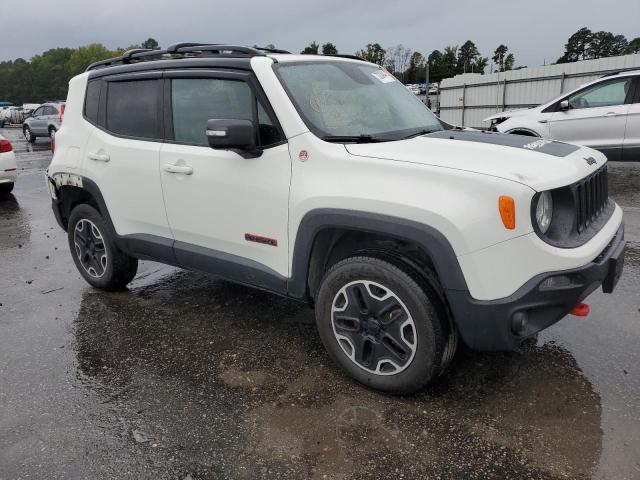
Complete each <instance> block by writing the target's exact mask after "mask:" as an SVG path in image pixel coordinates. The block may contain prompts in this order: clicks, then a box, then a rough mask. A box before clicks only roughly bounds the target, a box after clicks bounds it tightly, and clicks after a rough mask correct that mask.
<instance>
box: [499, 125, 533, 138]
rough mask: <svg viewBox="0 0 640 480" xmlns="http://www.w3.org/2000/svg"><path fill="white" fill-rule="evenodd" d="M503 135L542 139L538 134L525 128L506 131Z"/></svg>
mask: <svg viewBox="0 0 640 480" xmlns="http://www.w3.org/2000/svg"><path fill="white" fill-rule="evenodd" d="M504 133H508V134H511V135H525V136H527V137H542V135H540V134H539V133H538V132H536V131H535V130H532V129H530V128H526V127H515V128H512V129H510V130H507V131H506V132H504Z"/></svg>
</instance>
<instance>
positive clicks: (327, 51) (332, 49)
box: [322, 42, 338, 55]
mask: <svg viewBox="0 0 640 480" xmlns="http://www.w3.org/2000/svg"><path fill="white" fill-rule="evenodd" d="M322 54H323V55H337V54H338V49H337V48H336V46H335V45H334V44H333V43H331V42H327V43H325V44H324V45H322Z"/></svg>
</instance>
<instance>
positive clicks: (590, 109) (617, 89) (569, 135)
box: [549, 77, 632, 160]
mask: <svg viewBox="0 0 640 480" xmlns="http://www.w3.org/2000/svg"><path fill="white" fill-rule="evenodd" d="M631 85H632V79H631V78H630V77H622V78H617V79H615V78H614V79H612V80H608V81H606V82H602V83H598V84H596V85H592V86H590V87H587V88H585V89H584V90H581V91H579V92H576V93H574V94H573V95H571V96H569V97H568V98H567V100H568V102H569V109H568V110H564V111H557V112H555V113H554V114H553V116H552V117H551V120H550V121H549V131H550V135H551V138H553V139H555V140H561V141H564V142H571V143H578V144H580V145H586V146H587V147H591V148H596V149H598V150H601V151H603V152H604V153H605V154H607V156H608V157H609V160H619V159H620V155H621V152H622V143H623V139H624V131H625V125H626V122H627V112H628V110H629V105H628V103H627V99H628V97H629V94H630V92H631Z"/></svg>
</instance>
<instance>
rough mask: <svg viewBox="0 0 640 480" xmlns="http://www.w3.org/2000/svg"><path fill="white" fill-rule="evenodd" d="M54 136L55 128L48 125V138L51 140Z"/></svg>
mask: <svg viewBox="0 0 640 480" xmlns="http://www.w3.org/2000/svg"><path fill="white" fill-rule="evenodd" d="M55 136H56V129H55V127H50V128H49V140H51V141H53V139H54V137H55Z"/></svg>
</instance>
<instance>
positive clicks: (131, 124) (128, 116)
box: [106, 80, 160, 139]
mask: <svg viewBox="0 0 640 480" xmlns="http://www.w3.org/2000/svg"><path fill="white" fill-rule="evenodd" d="M159 100H160V89H159V82H158V80H133V81H123V82H109V83H108V90H107V122H106V129H107V130H109V131H110V132H113V133H117V134H120V135H126V136H128V137H138V138H150V139H153V138H160V135H159V127H158V126H159V121H158V112H159V103H160V102H159Z"/></svg>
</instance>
